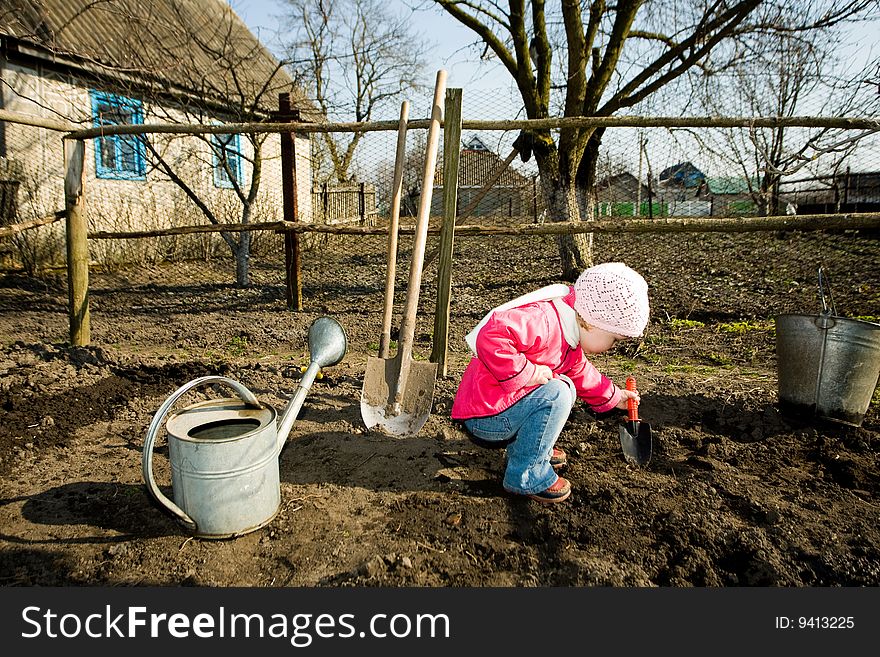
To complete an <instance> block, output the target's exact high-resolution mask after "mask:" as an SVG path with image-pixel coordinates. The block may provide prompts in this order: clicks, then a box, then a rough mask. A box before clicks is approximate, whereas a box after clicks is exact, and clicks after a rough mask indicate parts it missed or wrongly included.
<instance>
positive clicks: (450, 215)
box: [431, 89, 461, 377]
mask: <svg viewBox="0 0 880 657" xmlns="http://www.w3.org/2000/svg"><path fill="white" fill-rule="evenodd" d="M443 114H444V117H445V127H444V128H443V224H442V225H441V227H440V251H439V254H440V262H439V263H438V264H437V305H436V309H435V311H434V344H433V346H432V350H431V362H434V363H437V375H438V376H444V377H445V376H446V360H447V356H448V353H449V307H450V302H451V299H452V251H453V242H454V241H455V219H456V216H455V215H456V206H457V204H458V165H459V159H460V154H461V89H447V91H446V109H445V111H444V113H443Z"/></svg>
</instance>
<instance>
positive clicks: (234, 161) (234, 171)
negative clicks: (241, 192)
mask: <svg viewBox="0 0 880 657" xmlns="http://www.w3.org/2000/svg"><path fill="white" fill-rule="evenodd" d="M211 151H212V152H213V153H214V186H215V187H233V186H234V185H233V181H235V184H237V185H240V184H241V139H240V137H239V135H211Z"/></svg>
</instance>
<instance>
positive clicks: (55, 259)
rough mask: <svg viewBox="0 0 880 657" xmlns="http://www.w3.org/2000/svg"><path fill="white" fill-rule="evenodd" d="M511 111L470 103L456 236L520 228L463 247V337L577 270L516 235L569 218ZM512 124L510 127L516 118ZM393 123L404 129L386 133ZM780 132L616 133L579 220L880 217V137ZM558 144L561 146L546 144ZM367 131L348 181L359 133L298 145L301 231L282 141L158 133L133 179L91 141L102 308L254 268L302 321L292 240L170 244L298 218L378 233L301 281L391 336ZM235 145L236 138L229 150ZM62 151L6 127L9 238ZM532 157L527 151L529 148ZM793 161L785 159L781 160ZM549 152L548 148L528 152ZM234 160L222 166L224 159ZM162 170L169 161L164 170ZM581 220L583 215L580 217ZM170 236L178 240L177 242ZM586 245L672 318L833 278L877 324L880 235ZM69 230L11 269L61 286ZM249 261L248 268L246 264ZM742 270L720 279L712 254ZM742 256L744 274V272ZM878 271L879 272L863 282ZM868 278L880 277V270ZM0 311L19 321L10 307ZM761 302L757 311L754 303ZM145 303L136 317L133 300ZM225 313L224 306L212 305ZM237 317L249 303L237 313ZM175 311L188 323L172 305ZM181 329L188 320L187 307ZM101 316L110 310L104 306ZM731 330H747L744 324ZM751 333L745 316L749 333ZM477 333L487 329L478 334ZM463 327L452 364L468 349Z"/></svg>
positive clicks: (94, 251)
mask: <svg viewBox="0 0 880 657" xmlns="http://www.w3.org/2000/svg"><path fill="white" fill-rule="evenodd" d="M497 98H498V95H497V93H495V92H486V93H485V94H484V95H481V94H471V95H470V96H469V97H466V98H465V99H464V101H465V102H464V109H463V116H464V118H465V128H464V130H463V131H462V134H461V144H460V148H461V150H460V153H459V157H460V162H459V169H458V180H457V185H458V199H457V215H458V220H457V223H458V225H463V224H465V225H468V226H481V227H486V228H495V229H497V228H499V227H501V228H509V229H512V230H511V231H509V232H508V233H507V234H504V233H498V232H497V231H496V232H491V233H485V234H480V233H479V232H476V233H474V232H467V231H463V232H461V233H460V234H456V237H455V245H454V257H453V273H452V281H453V294H452V299H451V314H452V316H453V317H454V318H458V319H460V320H463V321H462V324H461V326H464V325H466V324H467V323H468V322H471V320H473V321H476V320H477V319H478V318H479V317H480V316H481V315H482V314H483V313H484V312H485V311H486V310H487V309H489V308H491V307H492V306H494V305H496V304H498V303H501V302H503V301H505V300H507V299H509V298H511V297H513V296H517V295H519V294H521V293H523V292H525V291H528V290H529V289H532V288H534V287H537V286H540V285H543V284H547V283H550V282H558V281H559V280H560V275H561V272H562V270H563V262H562V260H561V256H560V248H559V238H558V236H557V235H553V234H546V235H542V234H535V233H534V232H532V233H519V234H517V233H516V229H517V228H522V227H533V228H534V227H540V226H546V225H549V224H552V223H554V222H555V221H557V220H559V219H560V217H558V216H554V214H553V212H554V210H553V208H552V207H551V206H550V205H548V203H547V190H546V189H545V187H544V185H543V184H542V179H541V175H540V172H539V168H538V165H537V162H538V159H539V158H538V154H537V153H536V152H532V151H533V149H532V148H531V147H530V146H529V143H527V142H523V141H521V140H520V141H518V138H520V136H521V134H522V130H521V129H520V128H512V129H504V128H497V129H491V130H489V129H469V128H468V127H467V125H468V122H467V119H468V118H470V117H479V119H480V121H493V120H497V121H504V120H506V119H509V118H510V115H509V114H506V115H505V116H500V115H499V113H498V109H497V105H498V103H497ZM428 106H429V102H428V101H427V100H424V101H422V102H421V105H420V102H418V101H417V102H415V103H413V108H412V110H411V112H410V120H411V121H412V120H416V119H423V118H426V117H427V116H428V115H429V109H430V108H429V107H428ZM505 111H506V110H505ZM380 118H381V119H382V120H384V121H387V122H391V121H395V120H396V118H397V117H394V116H387V117H380ZM804 123H805V124H804V125H801V126H797V127H786V128H784V129H783V128H774V127H756V125H745V126H739V127H713V126H711V125H709V126H705V127H681V126H676V125H661V124H660V122H657V125H650V121H649V122H648V123H647V124H646V125H642V126H633V127H628V126H614V127H607V128H602V129H601V130H600V131H599V133H598V134H599V135H600V136H601V145H600V147H599V148H598V151H597V153H598V157H597V158H596V159H595V161H594V163H593V164H594V171H593V172H592V182H593V184H592V185H591V186H589V187H586V188H580V189H583V190H584V191H582V192H579V193H578V194H576V198H575V199H574V203H575V204H576V207H577V217H574V218H575V219H579V220H581V221H583V220H589V219H592V220H599V221H610V222H613V223H617V224H618V225H620V226H623V225H624V224H625V222H627V221H631V220H633V219H638V220H648V221H657V222H662V221H664V220H666V219H668V218H669V217H678V218H682V217H684V218H689V217H690V218H706V219H712V218H723V217H728V218H730V217H753V216H766V215H782V216H790V215H795V216H797V215H804V214H808V215H813V214H837V215H840V214H853V213H877V212H880V133H878V132H877V131H876V129H875V130H874V131H873V132H871V131H870V130H866V129H864V128H863V127H853V128H845V127H844V128H838V129H833V130H832V129H828V128H827V127H825V126H824V124H823V123H822V121H821V117H819V118H817V120H816V121H815V125H814V126H810V125H808V123H809V122H804ZM547 132H548V134H551V135H553V134H555V133H554V131H553V130H548V131H547ZM356 134H358V144H357V147H356V148H355V149H354V150H353V153H354V155H353V156H352V158H351V159H350V161H348V162H347V163H344V165H341V164H340V163H339V162H335V163H334V161H332V158H331V157H330V156H329V155H328V153H329V149H328V140H331V139H335V140H336V145H337V150H344V147H345V146H346V144H347V143H348V142H349V141H350V140H352V139H354V135H355V133H345V132H335V133H334V132H321V131H315V132H310V133H304V134H298V135H297V136H296V138H295V139H293V145H292V147H293V150H294V156H293V157H294V159H293V162H295V176H294V184H295V190H296V193H295V194H294V197H295V203H294V205H295V207H294V208H293V212H294V216H292V217H291V216H285V214H286V213H288V214H289V213H290V209H289V208H287V209H285V207H284V202H283V185H284V184H285V183H284V177H283V175H282V174H283V168H282V166H283V162H284V157H283V153H282V150H283V148H282V138H281V136H280V135H279V134H278V133H277V132H265V133H256V134H248V135H236V139H232V138H230V137H229V136H228V135H227V136H226V137H224V138H222V139H219V140H218V139H217V135H216V134H206V135H201V136H193V135H184V134H176V135H175V134H171V135H164V134H163V135H147V136H145V137H140V141H138V142H133V143H134V146H133V148H135V149H142V150H138V151H137V152H141V153H142V154H143V158H144V165H143V174H142V175H139V176H135V177H133V178H125V177H119V176H117V177H112V176H111V177H108V176H106V172H105V173H103V174H102V169H101V157H102V153H104V154H106V146H105V149H104V150H103V151H102V150H101V148H100V146H99V145H98V142H100V139H93V140H89V141H88V142H87V143H86V180H87V200H86V203H87V206H86V207H87V218H88V224H89V232H90V238H91V239H90V240H89V257H90V268H91V279H90V293H91V295H92V299H97V300H100V299H107V298H110V297H111V296H112V295H113V294H114V293H116V292H119V291H121V290H126V291H127V292H129V293H136V294H137V295H139V296H140V297H142V299H143V301H142V302H141V303H142V304H148V303H151V301H150V299H151V297H156V296H161V295H167V296H173V295H174V294H179V295H181V297H180V298H185V299H186V311H187V312H192V310H193V309H194V308H197V307H198V305H199V303H200V302H199V297H200V294H199V293H200V291H201V290H206V289H208V288H210V289H211V290H213V291H216V290H217V289H221V290H228V292H229V294H230V296H231V297H232V296H234V291H235V290H236V289H238V288H240V287H241V284H242V279H241V269H242V268H243V267H244V268H245V269H246V274H247V276H246V285H247V287H248V288H250V289H251V290H252V291H253V290H258V291H261V294H259V295H254V294H252V295H251V296H250V297H249V298H250V299H251V300H252V302H253V303H262V304H265V306H266V308H267V309H272V310H277V311H279V312H285V311H286V304H285V286H286V285H287V280H288V279H287V278H286V276H287V268H286V259H285V235H284V233H283V232H282V231H279V230H278V228H277V226H272V227H267V228H266V229H262V230H246V231H245V230H235V231H228V232H224V233H219V232H187V231H185V230H184V231H180V232H178V233H176V234H169V233H168V232H167V229H169V228H175V227H176V228H185V227H193V226H206V225H209V224H210V223H212V222H218V223H219V224H221V225H222V224H233V225H239V226H240V225H242V224H247V223H250V224H255V225H261V224H270V223H273V222H278V221H280V220H282V219H295V220H296V221H298V222H300V223H301V224H316V225H319V226H327V227H329V228H338V227H339V226H348V227H355V228H370V229H374V230H373V231H372V232H371V231H362V232H361V233H360V234H347V233H344V232H343V233H340V232H332V231H324V232H321V231H320V230H316V231H309V232H303V233H300V234H299V249H300V263H299V264H300V274H301V284H302V295H303V302H304V304H305V306H306V308H307V309H313V310H315V309H317V310H320V311H323V312H329V313H341V314H348V315H351V316H353V317H361V318H363V319H362V320H360V321H361V322H362V323H363V324H364V325H365V326H371V327H374V328H375V331H374V332H376V333H378V327H379V326H380V315H381V312H382V305H383V294H384V285H385V272H386V267H387V264H388V263H387V253H386V248H387V236H386V233H385V230H386V229H387V226H388V222H389V214H390V202H391V197H392V194H391V191H392V186H393V174H394V168H395V139H396V131H394V130H391V129H385V130H377V131H366V132H362V133H356ZM221 137H222V135H221ZM60 142H61V135H60V134H59V133H56V132H51V131H48V130H45V129H42V128H38V127H31V126H23V125H15V124H12V123H9V122H7V123H6V125H5V131H4V145H5V156H4V157H2V158H0V210H2V216H0V225H2V226H12V225H16V224H21V223H23V222H27V221H32V220H35V219H38V218H40V217H46V216H49V215H52V214H53V213H56V212H58V211H59V210H61V209H63V207H64V203H65V199H64V176H65V169H64V161H63V158H62V156H61V149H60ZM425 142H426V130H425V129H423V128H411V129H410V130H409V131H408V133H407V138H406V157H405V162H404V163H403V164H404V168H403V183H402V198H401V220H400V221H401V227H402V231H401V235H400V242H399V251H398V254H397V262H398V269H397V280H396V290H397V301H398V305H397V307H398V308H399V307H400V305H401V303H402V295H403V294H404V292H405V289H406V284H407V280H406V277H407V275H408V270H409V267H408V263H409V262H410V257H411V250H412V227H413V224H414V222H415V215H416V211H417V208H418V204H419V201H420V195H421V194H422V193H423V189H422V175H423V158H424V151H425ZM524 143H525V144H526V145H525V146H524ZM775 143H780V144H785V145H786V147H785V149H784V151H783V155H782V156H778V157H774V156H772V155H771V151H772V148H773V144H775ZM531 144H532V145H533V146H534V148H540V143H537V144H535V142H531ZM218 153H219V155H220V157H218ZM160 155H161V158H160ZM444 182H445V181H444V180H443V158H442V154H441V159H440V162H438V165H437V174H436V176H435V180H434V186H433V188H432V203H431V232H430V234H429V238H428V243H427V249H426V253H427V256H426V268H425V274H424V278H423V281H422V287H423V295H422V297H421V304H420V319H419V322H420V324H419V331H420V332H422V333H423V334H425V335H428V336H429V335H430V333H431V330H432V325H431V322H432V316H433V312H434V306H433V304H434V302H435V300H436V297H435V288H436V285H437V279H436V276H437V266H438V257H437V253H438V252H439V238H438V230H439V226H440V224H441V221H442V215H443V207H442V197H443V195H442V189H443V184H444ZM571 218H572V217H566V219H571ZM163 231H165V232H163ZM588 237H589V235H586V236H584V240H585V242H584V243H585V244H587V245H588V246H589V248H590V251H589V253H590V254H591V255H592V258H593V260H595V261H597V262H599V261H609V260H623V261H625V262H627V263H628V264H630V265H631V266H633V267H635V268H637V269H639V270H640V271H642V272H643V273H644V275H645V276H646V278H647V279H648V280H649V282H652V291H653V295H654V296H653V297H652V298H653V300H654V301H653V303H654V313H655V315H656V316H657V317H659V318H664V317H665V318H667V319H669V318H680V319H707V318H708V319H712V318H714V319H716V320H719V321H720V320H723V319H725V316H724V313H723V312H721V311H719V308H720V307H721V306H722V305H723V304H721V303H719V302H720V301H721V300H722V298H723V297H724V296H725V295H731V294H737V290H740V289H742V290H746V289H747V290H749V293H748V295H745V296H744V298H743V299H741V303H740V304H739V306H738V308H739V314H740V315H742V316H749V317H768V316H770V315H772V314H773V313H774V312H783V311H796V310H798V309H800V310H805V309H806V310H813V309H814V308H815V305H816V294H815V285H814V282H815V277H816V269H817V267H819V266H825V267H826V268H827V269H828V270H829V271H830V272H832V273H833V274H834V276H835V282H836V286H837V289H836V290H835V291H836V293H837V296H838V304H839V306H840V308H839V311H840V312H842V313H848V314H850V315H852V316H873V317H878V316H880V274H875V275H873V276H871V275H869V276H868V279H867V280H866V279H865V277H864V276H861V278H860V279H859V280H856V279H854V278H853V277H852V276H851V272H854V271H856V269H854V268H853V263H854V262H858V263H860V264H863V263H865V262H873V263H874V266H873V270H877V269H878V268H877V267H876V263H877V262H878V261H880V260H878V258H877V256H878V246H877V239H876V232H871V231H864V230H862V231H859V230H851V231H846V230H843V231H842V230H841V229H840V226H839V225H838V226H837V227H836V228H835V230H833V231H811V232H802V233H801V232H791V231H781V230H778V229H777V230H774V231H770V232H745V233H744V232H727V233H725V232H720V231H713V232H696V231H688V232H678V233H673V232H669V233H666V232H664V233H662V234H660V233H657V232H646V233H639V234H634V233H615V232H613V231H602V232H596V233H595V234H593V235H592V239H591V240H588V239H587V238H588ZM64 239H65V236H64V225H63V222H55V223H52V224H49V225H46V226H42V227H39V228H34V229H31V230H26V231H20V232H16V233H15V234H8V235H5V236H3V237H0V265H2V268H3V271H4V272H6V273H7V274H9V273H10V272H21V271H23V272H25V273H26V274H28V275H29V276H32V277H40V276H46V275H47V273H51V272H55V273H56V274H57V272H58V268H60V267H63V265H64V262H65V241H64ZM235 249H238V250H239V253H240V254H241V253H242V252H243V253H244V256H245V257H243V258H242V257H235V255H234V253H233V251H234V250H235ZM713 253H714V254H722V253H723V254H727V256H728V257H727V258H724V259H723V263H722V262H721V258H719V259H718V263H716V264H715V265H714V266H713V265H712V263H713V257H712V254H713ZM731 254H735V258H736V260H735V261H736V262H738V263H739V264H738V266H736V267H734V268H731V267H730V266H729V264H725V263H729V262H730V258H729V256H730V255H731ZM857 270H858V271H862V267H861V266H860V267H858V268H857ZM870 270H871V268H870V267H869V268H868V271H870ZM669 277H679V278H684V279H686V280H687V281H689V282H690V284H689V286H688V288H689V291H690V293H689V294H688V295H686V296H685V295H682V294H681V293H680V291H679V290H680V289H681V287H680V286H675V287H674V290H675V292H673V291H672V289H670V291H666V290H665V289H664V285H663V281H664V280H665V279H668V278H669ZM10 281H12V278H10V277H9V276H8V275H7V276H5V277H4V278H2V279H0V312H12V308H13V307H14V306H13V305H12V304H8V303H6V302H5V301H4V298H5V297H4V293H3V291H2V288H3V287H4V286H8V285H11V284H12V283H11V282H10ZM749 295H750V296H749ZM132 303H134V304H135V305H137V303H138V302H137V301H134V302H132ZM209 303H210V304H216V297H215V296H212V297H211V301H210V302H209ZM231 303H233V302H232V301H231ZM166 310H167V311H168V312H169V313H170V314H171V315H173V314H174V312H175V308H174V306H173V305H171V306H167V307H166ZM178 310H180V311H181V312H182V311H183V309H182V308H179V309H178ZM94 312H95V315H96V319H97V318H98V317H99V316H100V313H101V312H102V308H101V305H100V304H99V305H98V307H97V308H96V309H95V311H94ZM727 319H731V318H727ZM733 319H735V318H733ZM471 323H473V322H471ZM461 330H462V329H461V328H454V329H453V331H452V333H451V335H450V338H451V343H450V348H451V349H460V348H463V343H461V341H460V340H459V339H458V338H460V337H461V336H460V335H458V333H460V332H461Z"/></svg>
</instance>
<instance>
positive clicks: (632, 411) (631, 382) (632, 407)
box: [626, 376, 639, 422]
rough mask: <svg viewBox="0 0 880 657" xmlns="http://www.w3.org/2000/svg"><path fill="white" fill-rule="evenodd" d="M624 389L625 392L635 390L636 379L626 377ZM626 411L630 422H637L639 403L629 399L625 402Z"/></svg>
mask: <svg viewBox="0 0 880 657" xmlns="http://www.w3.org/2000/svg"><path fill="white" fill-rule="evenodd" d="M626 389H627V390H635V389H636V379H635V377H632V376H628V377H626ZM626 411H627V417H628V419H629V420H630V421H631V422H638V421H639V402H637V401H636V400H635V399H633V398H629V399H627V400H626Z"/></svg>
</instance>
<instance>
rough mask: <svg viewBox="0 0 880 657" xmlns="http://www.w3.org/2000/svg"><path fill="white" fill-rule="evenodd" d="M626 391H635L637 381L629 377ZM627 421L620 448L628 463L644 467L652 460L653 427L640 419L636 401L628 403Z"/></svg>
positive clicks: (622, 429)
mask: <svg viewBox="0 0 880 657" xmlns="http://www.w3.org/2000/svg"><path fill="white" fill-rule="evenodd" d="M626 389H627V390H635V389H636V380H635V378H633V377H631V376H630V377H627V379H626ZM626 410H627V416H628V417H627V421H626V422H625V423H623V424H621V425H620V447H621V448H622V449H623V456H624V458H625V459H626V461H627V462H628V463H632V464H634V465H639V466H644V465H647V464H648V461H650V460H651V442H652V440H651V425H650V424H648V423H647V422H642V421H641V420H640V419H639V403H638V402H637V401H636V400H635V399H628V400H627V402H626Z"/></svg>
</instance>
